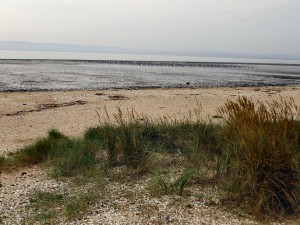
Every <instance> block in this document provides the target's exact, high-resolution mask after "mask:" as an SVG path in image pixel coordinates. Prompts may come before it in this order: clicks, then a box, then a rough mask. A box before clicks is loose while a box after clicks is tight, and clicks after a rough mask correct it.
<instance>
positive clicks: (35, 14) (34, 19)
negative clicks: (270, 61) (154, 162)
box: [0, 0, 300, 55]
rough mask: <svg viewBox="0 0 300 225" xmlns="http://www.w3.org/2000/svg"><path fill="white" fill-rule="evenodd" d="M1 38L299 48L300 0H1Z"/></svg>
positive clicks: (292, 51)
mask: <svg viewBox="0 0 300 225" xmlns="http://www.w3.org/2000/svg"><path fill="white" fill-rule="evenodd" d="M0 40H2V41H32V42H59V43H70V44H87V45H105V46H115V47H130V48H141V49H155V50H175V51H178V50H179V51H199V50H204V51H212V50H217V51H230V52H248V53H267V54H272V53H276V54H289V55H300V0H0Z"/></svg>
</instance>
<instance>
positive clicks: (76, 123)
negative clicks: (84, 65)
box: [0, 86, 300, 153]
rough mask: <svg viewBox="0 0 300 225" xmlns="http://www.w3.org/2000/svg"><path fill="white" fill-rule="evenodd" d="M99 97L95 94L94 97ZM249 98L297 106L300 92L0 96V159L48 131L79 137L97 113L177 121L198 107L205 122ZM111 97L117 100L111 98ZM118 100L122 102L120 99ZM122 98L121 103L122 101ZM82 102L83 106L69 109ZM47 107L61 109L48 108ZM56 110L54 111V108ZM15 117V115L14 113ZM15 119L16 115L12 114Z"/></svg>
mask: <svg viewBox="0 0 300 225" xmlns="http://www.w3.org/2000/svg"><path fill="white" fill-rule="evenodd" d="M97 93H98V94H97ZM239 95H240V96H247V97H250V98H252V99H253V100H257V99H259V100H261V101H272V100H279V99H280V97H282V98H283V99H288V98H291V97H292V98H294V100H295V102H296V103H297V104H298V105H300V86H288V87H245V88H244V87H243V88H197V89H188V88H185V89H143V90H99V91H66V92H65V91H60V92H15V93H9V92H6V93H3V92H2V93H0V153H7V152H13V151H15V150H17V149H18V148H21V147H24V146H26V145H28V144H31V143H33V142H34V141H35V140H36V139H37V138H40V137H43V136H45V135H46V134H47V131H48V130H49V129H51V128H56V129H58V130H59V131H61V132H63V133H64V134H66V135H71V136H79V135H82V134H83V132H84V131H85V130H86V129H87V128H89V127H93V126H97V125H98V124H99V117H98V115H97V113H96V111H98V112H99V113H100V115H104V108H105V107H106V108H107V111H108V113H109V114H110V115H112V114H113V113H116V112H117V107H120V108H121V109H122V110H125V111H126V110H127V109H128V108H129V109H130V108H134V109H135V110H136V111H137V112H138V113H140V114H145V115H148V116H151V117H153V118H159V117H160V116H164V115H169V116H171V117H172V118H175V117H176V118H178V119H179V118H180V117H181V116H182V115H183V114H187V113H188V110H189V109H193V108H195V107H197V102H200V103H201V105H202V109H203V110H202V111H203V118H208V116H209V115H210V116H213V115H215V114H216V109H217V108H218V107H220V106H221V105H223V104H224V102H225V101H226V100H227V99H231V100H235V99H236V98H237V97H238V96H239ZM111 96H115V97H111ZM118 96H121V99H118ZM122 97H123V98H122ZM75 101H84V102H86V104H84V105H78V104H75V105H69V104H70V103H72V102H75ZM42 104H52V105H50V106H60V107H56V108H50V109H49V108H48V109H46V108H47V107H49V105H44V108H43V109H41V105H42ZM53 104H57V105H53ZM17 112H19V113H17ZM16 113H17V114H18V115H14V114H16Z"/></svg>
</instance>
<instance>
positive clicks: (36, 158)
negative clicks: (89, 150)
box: [8, 130, 71, 165]
mask: <svg viewBox="0 0 300 225" xmlns="http://www.w3.org/2000/svg"><path fill="white" fill-rule="evenodd" d="M70 142H71V140H70V139H69V138H68V137H66V136H64V135H63V134H61V133H60V132H58V131H56V130H50V131H49V132H48V137H46V138H43V139H40V140H38V141H37V142H36V143H34V144H33V145H30V146H28V147H25V148H24V149H21V150H20V151H19V152H17V153H16V154H15V155H12V156H11V157H9V158H10V159H13V162H12V163H13V164H22V165H30V164H37V163H41V162H44V161H46V160H47V159H48V158H49V156H51V155H53V154H54V153H55V152H57V151H59V150H60V149H61V148H65V146H68V145H69V144H70ZM8 161H9V159H8Z"/></svg>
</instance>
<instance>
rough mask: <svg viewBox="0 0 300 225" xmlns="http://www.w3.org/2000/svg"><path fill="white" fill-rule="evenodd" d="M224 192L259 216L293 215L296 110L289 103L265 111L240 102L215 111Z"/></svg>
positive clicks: (298, 163) (297, 176)
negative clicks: (220, 137)
mask: <svg viewBox="0 0 300 225" xmlns="http://www.w3.org/2000/svg"><path fill="white" fill-rule="evenodd" d="M219 113H220V115H222V116H223V118H225V124H224V128H223V133H224V142H225V143H226V146H225V147H224V148H223V153H224V155H225V160H226V163H225V169H226V172H227V174H228V177H229V184H230V189H231V191H233V192H234V193H236V194H237V195H238V196H239V197H240V198H241V199H251V200H252V201H253V202H254V203H255V204H256V205H257V208H258V209H259V210H266V209H269V210H275V211H278V210H284V211H286V212H292V211H294V210H296V209H299V205H300V204H299V203H300V148H299V132H300V123H299V121H297V120H296V118H297V116H299V115H300V114H299V108H298V107H297V105H295V103H294V102H293V101H292V100H290V101H283V100H281V101H280V102H277V101H274V102H272V103H270V104H268V105H266V104H263V103H261V102H256V103H254V102H252V101H251V100H249V99H247V98H245V97H242V98H238V100H237V101H236V102H233V101H227V103H226V104H225V105H224V106H223V107H222V108H220V109H219Z"/></svg>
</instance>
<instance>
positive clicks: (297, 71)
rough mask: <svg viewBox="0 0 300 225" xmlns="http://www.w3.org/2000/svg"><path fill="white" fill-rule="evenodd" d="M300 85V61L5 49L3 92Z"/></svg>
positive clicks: (0, 61)
mask: <svg viewBox="0 0 300 225" xmlns="http://www.w3.org/2000/svg"><path fill="white" fill-rule="evenodd" d="M266 85H272V86H274V85H275V86H276V85H300V60H271V59H242V58H213V57H187V56H163V55H138V54H130V55H129V54H100V53H61V52H28V51H21V52H17V51H0V91H20V90H79V89H108V88H147V87H217V86H266Z"/></svg>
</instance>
